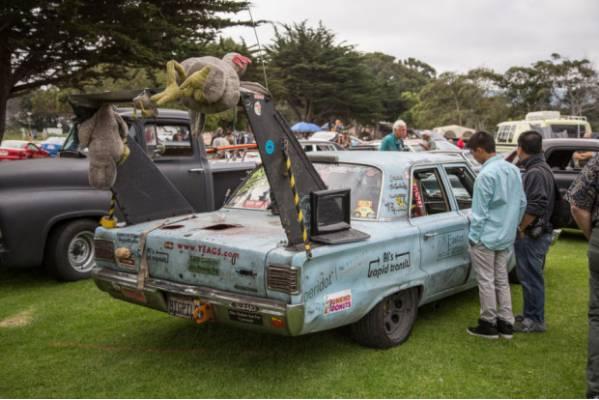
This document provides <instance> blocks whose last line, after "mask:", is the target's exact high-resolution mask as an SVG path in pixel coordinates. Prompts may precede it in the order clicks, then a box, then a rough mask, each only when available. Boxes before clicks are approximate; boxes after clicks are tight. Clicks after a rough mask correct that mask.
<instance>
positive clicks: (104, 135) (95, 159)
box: [78, 104, 129, 190]
mask: <svg viewBox="0 0 599 400" xmlns="http://www.w3.org/2000/svg"><path fill="white" fill-rule="evenodd" d="M127 131H128V128H127V123H125V121H124V120H123V118H121V116H120V115H118V114H117V113H116V112H115V111H114V109H113V107H112V105H110V104H104V105H102V106H101V107H100V108H99V109H98V111H96V113H95V114H94V115H93V116H92V117H91V118H89V119H87V120H85V121H83V122H82V123H81V124H80V125H79V130H78V136H79V144H80V146H81V147H82V148H85V147H87V148H88V159H89V171H88V178H89V184H90V185H91V186H93V187H95V188H96V189H100V190H108V189H110V188H111V187H112V186H113V185H114V182H115V181H116V167H117V165H118V164H120V163H122V162H123V161H124V160H125V159H126V158H127V156H128V155H129V148H128V147H127V145H126V143H125V142H126V138H127Z"/></svg>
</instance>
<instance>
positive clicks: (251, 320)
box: [229, 309, 262, 325]
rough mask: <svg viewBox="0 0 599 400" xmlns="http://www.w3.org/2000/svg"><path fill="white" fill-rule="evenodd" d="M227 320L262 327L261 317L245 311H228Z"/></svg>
mask: <svg viewBox="0 0 599 400" xmlns="http://www.w3.org/2000/svg"><path fill="white" fill-rule="evenodd" d="M229 319H230V320H231V321H237V322H243V323H244V324H252V325H262V315H260V314H255V313H251V312H247V311H240V310H231V309H229Z"/></svg>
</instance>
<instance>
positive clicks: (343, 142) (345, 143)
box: [335, 130, 351, 149]
mask: <svg viewBox="0 0 599 400" xmlns="http://www.w3.org/2000/svg"><path fill="white" fill-rule="evenodd" d="M335 143H337V144H338V145H339V146H341V147H343V148H344V149H348V148H350V147H351V139H350V137H349V133H348V132H347V131H346V130H344V131H341V132H339V133H338V134H337V137H336V138H335Z"/></svg>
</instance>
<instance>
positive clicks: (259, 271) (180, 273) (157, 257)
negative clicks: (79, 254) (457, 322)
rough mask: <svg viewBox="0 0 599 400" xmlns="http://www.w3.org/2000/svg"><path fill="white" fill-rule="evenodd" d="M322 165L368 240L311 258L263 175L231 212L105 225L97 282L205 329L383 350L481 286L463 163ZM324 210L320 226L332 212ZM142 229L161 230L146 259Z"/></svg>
mask: <svg viewBox="0 0 599 400" xmlns="http://www.w3.org/2000/svg"><path fill="white" fill-rule="evenodd" d="M310 158H311V159H312V163H313V165H314V167H315V169H316V171H317V172H318V173H319V174H320V176H321V178H322V179H323V180H324V183H325V184H326V186H327V187H328V188H329V189H332V190H334V189H342V188H348V187H349V188H350V189H351V196H347V197H346V200H347V201H348V203H347V204H348V205H349V212H351V215H352V220H351V226H352V228H355V229H356V230H358V231H360V232H362V233H363V234H365V235H366V236H365V239H363V240H359V241H354V242H351V243H348V242H347V241H344V242H337V244H330V242H329V244H327V242H318V243H313V245H312V250H311V257H309V256H307V255H306V253H305V252H304V251H303V247H300V248H297V247H287V246H286V245H285V239H286V236H285V231H284V229H283V228H282V225H281V221H282V220H281V219H280V218H279V216H277V215H274V214H275V213H273V212H272V210H271V207H270V206H271V196H270V193H271V188H270V186H269V184H268V180H267V178H266V175H265V170H264V169H263V168H262V167H260V168H258V169H256V170H255V171H254V172H253V173H252V174H251V175H250V177H249V178H248V179H247V180H246V181H245V182H244V184H242V185H241V186H240V187H239V188H238V189H237V190H236V192H235V193H234V194H233V196H232V197H231V198H230V200H229V201H228V203H227V204H226V206H225V207H223V208H222V209H221V210H218V211H215V212H209V213H204V214H199V215H195V216H194V217H193V218H186V219H185V218H184V219H179V220H177V219H176V218H175V219H173V220H172V221H176V222H169V220H158V221H153V222H152V223H145V224H138V225H131V226H126V227H122V228H117V229H110V230H109V229H103V228H98V229H97V231H96V236H95V241H96V248H98V249H101V251H97V252H96V260H97V265H96V267H95V268H94V270H93V274H92V275H93V278H94V280H95V282H96V285H97V286H98V287H99V288H100V289H101V290H103V291H105V292H107V293H109V294H110V295H111V296H113V297H115V298H117V299H120V300H124V301H128V302H131V303H134V304H138V305H142V306H145V307H150V308H154V309H157V310H160V311H163V312H165V313H169V314H171V315H173V316H177V317H182V318H187V319H190V320H195V321H196V322H197V323H203V322H205V321H206V320H213V321H216V322H218V323H223V324H228V325H231V326H234V327H240V328H248V329H253V330H260V331H264V332H270V333H275V334H281V335H291V336H296V335H304V334H308V333H313V332H318V331H323V330H328V329H333V328H337V327H341V326H345V325H350V326H351V329H352V335H353V337H354V338H355V340H357V341H358V342H359V343H361V344H364V345H366V346H371V347H378V348H387V347H391V346H395V345H399V344H401V343H402V342H404V341H405V340H407V338H408V336H409V335H410V332H411V330H412V326H413V324H414V321H415V319H416V315H417V310H418V307H419V306H421V305H423V304H426V303H429V302H432V301H436V300H439V299H442V298H444V297H447V296H450V295H452V294H455V293H459V292H462V291H464V290H467V289H469V288H472V287H474V286H476V280H475V273H474V271H472V266H471V263H470V257H469V253H468V239H467V237H468V227H469V221H470V216H471V210H470V208H471V203H472V189H473V184H474V176H475V175H474V172H473V171H472V170H471V169H470V167H469V165H468V163H466V162H465V161H464V159H463V158H462V157H461V156H459V155H457V154H435V153H424V152H411V153H410V152H403V153H396V152H376V153H375V152H345V151H340V152H322V153H317V154H316V153H315V154H313V155H311V156H310ZM302 173H305V171H304V172H302ZM348 194H349V193H348ZM342 203H343V202H340V203H336V202H334V203H333V204H342ZM318 204H319V203H318V202H313V203H312V207H316V208H313V209H312V213H313V214H312V215H313V217H312V218H320V216H321V214H319V211H318V208H317V207H318ZM329 204H331V203H329ZM349 212H348V214H349ZM322 216H323V217H324V218H325V219H327V218H329V219H330V218H331V215H330V214H327V213H323V214H322ZM321 222H322V224H321ZM347 222H349V221H347ZM311 223H316V224H317V226H318V227H319V228H321V227H323V226H325V225H326V222H325V221H320V220H318V219H317V220H315V222H314V221H313V222H311ZM152 227H154V228H155V229H153V230H152ZM156 227H158V228H156ZM142 232H146V233H147V232H149V233H148V234H147V236H146V239H145V242H144V243H145V251H143V252H142V251H140V247H139V243H138V240H139V238H140V235H141V234H142ZM117 250H118V251H117ZM115 254H121V255H122V256H120V257H117V256H115ZM143 254H146V256H145V262H144V265H146V266H147V274H146V273H143V276H144V278H143V285H141V286H140V284H139V282H140V280H139V279H142V278H140V277H141V276H142V275H141V273H140V265H142V257H143ZM146 262H147V264H146ZM513 264H514V263H513V260H511V262H510V268H512V267H513ZM142 287H143V288H142Z"/></svg>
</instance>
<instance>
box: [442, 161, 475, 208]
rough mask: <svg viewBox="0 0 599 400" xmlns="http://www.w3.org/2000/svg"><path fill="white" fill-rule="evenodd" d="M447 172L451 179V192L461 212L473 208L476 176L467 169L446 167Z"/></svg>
mask: <svg viewBox="0 0 599 400" xmlns="http://www.w3.org/2000/svg"><path fill="white" fill-rule="evenodd" d="M445 172H446V173H447V176H448V177H449V182H450V183H451V191H452V192H453V196H454V197H455V199H456V201H457V203H458V208H459V209H460V210H466V209H469V208H472V191H473V188H474V176H472V174H471V173H470V171H468V169H467V168H466V167H446V168H445Z"/></svg>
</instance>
